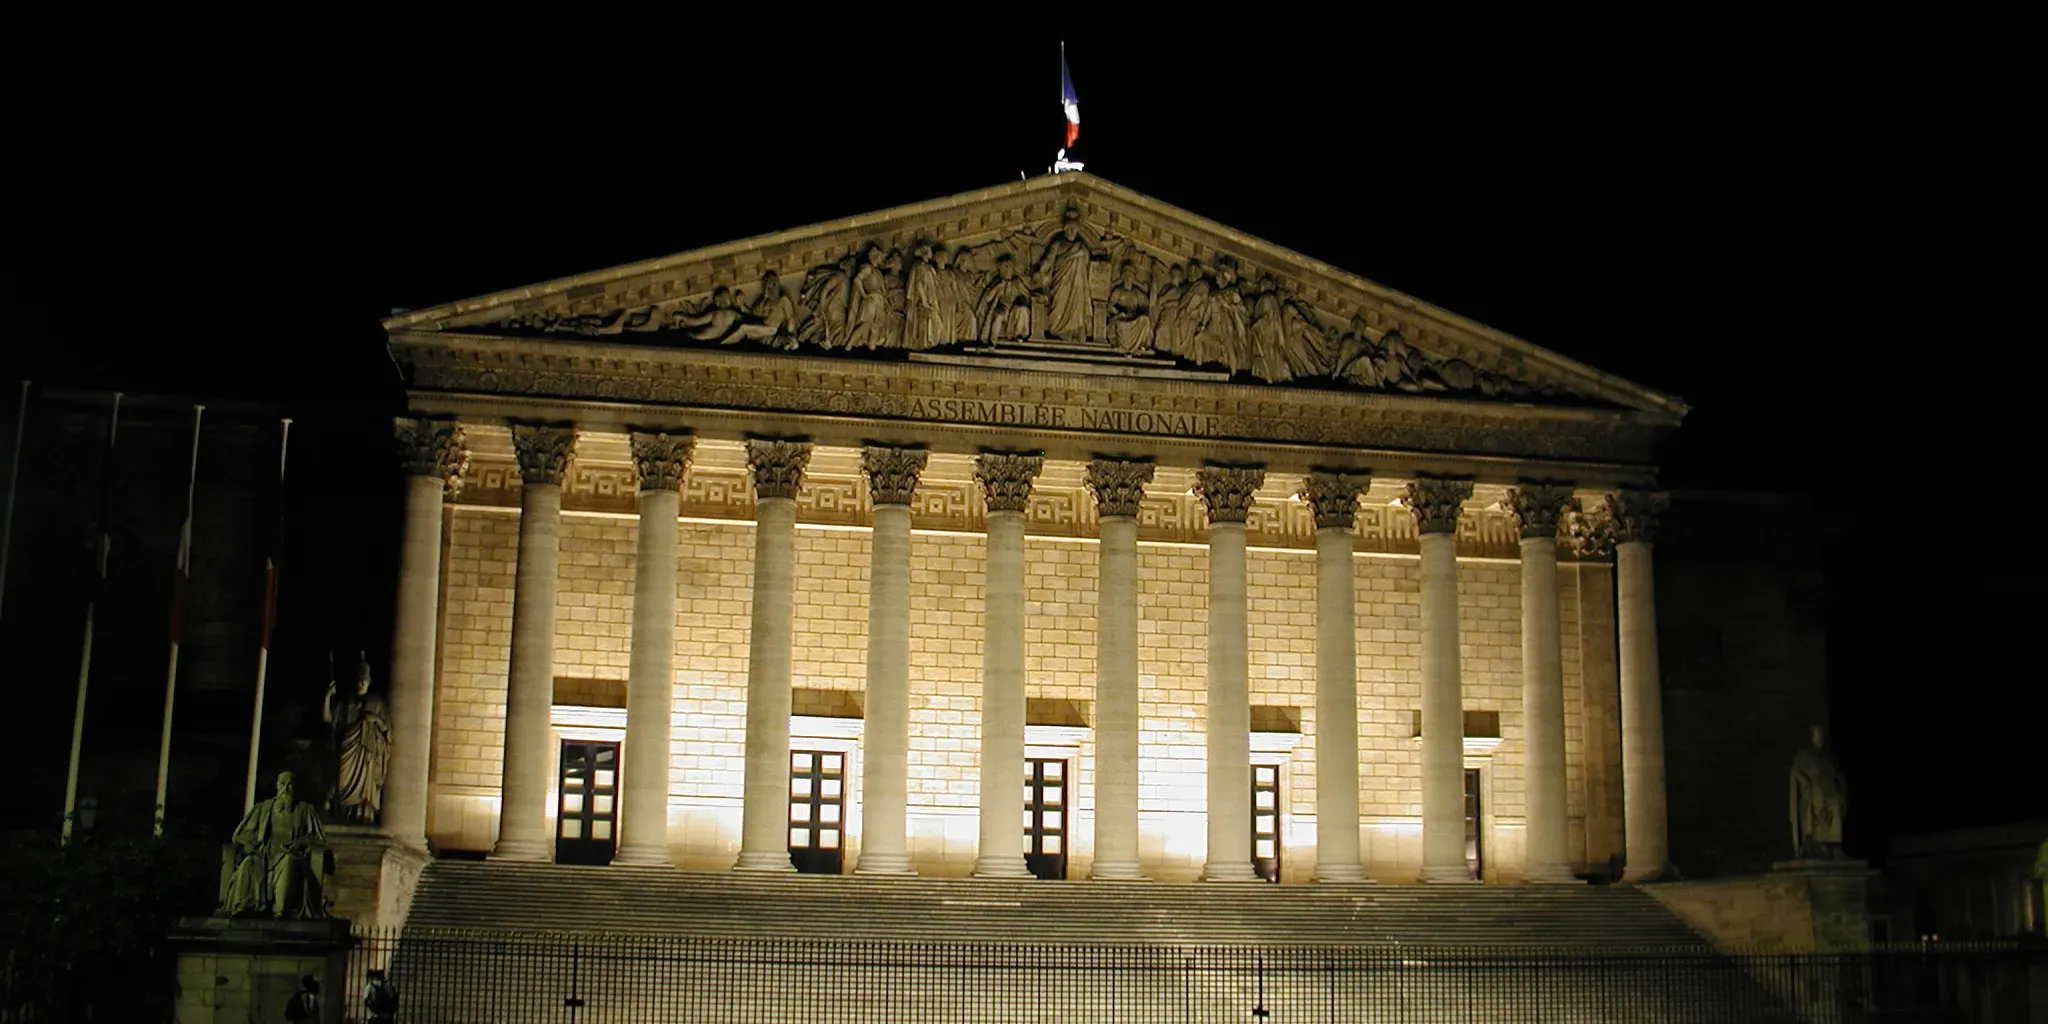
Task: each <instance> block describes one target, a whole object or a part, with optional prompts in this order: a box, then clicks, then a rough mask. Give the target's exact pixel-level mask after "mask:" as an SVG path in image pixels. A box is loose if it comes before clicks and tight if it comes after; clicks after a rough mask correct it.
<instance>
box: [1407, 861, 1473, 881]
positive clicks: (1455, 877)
mask: <svg viewBox="0 0 2048 1024" xmlns="http://www.w3.org/2000/svg"><path fill="white" fill-rule="evenodd" d="M1421 880H1422V881H1423V882H1426V883H1428V884H1430V885H1460V884H1462V885H1478V884H1479V879H1477V878H1474V877H1472V869H1471V868H1468V867H1466V866H1465V862H1464V861H1459V862H1458V863H1457V864H1455V865H1451V864H1439V865H1437V866H1436V867H1424V868H1423V869H1422V879H1421Z"/></svg>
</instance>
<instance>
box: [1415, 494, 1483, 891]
mask: <svg viewBox="0 0 2048 1024" xmlns="http://www.w3.org/2000/svg"><path fill="white" fill-rule="evenodd" d="M1471 494H1472V483H1471V481H1469V480H1419V481H1416V482H1415V483H1412V484H1409V485H1408V499H1407V503H1408V507H1409V508H1410V509H1411V510H1412V511H1413V512H1414V513H1415V519H1416V526H1417V529H1418V530H1419V532H1420V534H1421V546H1422V880H1423V881H1425V882H1469V881H1471V880H1472V875H1471V871H1470V869H1469V868H1467V866H1466V864H1465V710H1464V697H1463V693H1462V689H1461V674H1460V669H1459V660H1458V659H1459V650H1458V538H1457V529H1458V514H1459V510H1460V508H1461V507H1462V505H1463V502H1464V500H1465V499H1466V498H1468V497H1470V496H1471Z"/></svg>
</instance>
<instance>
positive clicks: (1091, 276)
mask: <svg viewBox="0 0 2048 1024" xmlns="http://www.w3.org/2000/svg"><path fill="white" fill-rule="evenodd" d="M492 328H493V329H498V330H507V331H513V332H522V333H523V332H533V333H544V334H577V335H584V336H589V337H605V336H611V335H627V336H631V335H648V336H652V337H647V338H644V339H641V340H647V341H657V342H658V341H660V340H675V341H678V342H684V341H687V342H699V343H716V344H721V345H739V344H753V345H760V346H763V347H766V348H770V349H777V350H781V351H797V350H801V349H821V350H826V351H853V352H862V351H881V350H903V351H910V352H918V351H925V350H930V349H937V348H942V347H959V348H963V349H965V350H968V351H976V350H987V349H989V348H1002V347H1007V346H1018V345H1031V344H1054V345H1057V346H1059V347H1060V348H1061V349H1062V350H1064V351H1067V352H1070V353H1071V352H1075V351H1081V352H1085V351H1087V350H1089V349H1099V350H1100V353H1101V355H1102V357H1104V358H1117V357H1130V358H1143V359H1147V360H1151V361H1155V362H1163V361H1164V358H1162V357H1170V359H1171V360H1172V361H1173V362H1175V363H1178V364H1181V365H1186V366H1190V367H1194V368H1201V369H1209V370H1218V369H1220V370H1223V371H1227V372H1228V373H1230V374H1231V375H1233V376H1244V377H1249V378H1252V379H1255V380H1259V381H1264V382H1266V383H1269V384H1280V383H1290V382H1294V383H1305V384H1307V383H1322V384H1325V385H1330V384H1334V385H1339V386H1346V387H1351V388H1359V389H1368V390H1378V391H1398V392H1408V393H1418V394H1419V393H1432V392H1449V393H1463V394H1477V395H1484V396H1488V397H1496V396H1498V397H1518V396H1527V395H1534V394H1545V393H1549V389H1547V388H1542V387H1538V386H1534V385H1531V384H1529V383H1528V382H1525V381H1520V380H1516V379H1514V378H1511V377H1508V376H1506V375H1504V374H1501V373H1498V372H1495V371H1492V370H1486V369H1481V368H1479V367H1475V366H1473V365H1472V364H1470V363H1468V362H1466V361H1464V360H1461V359H1449V358H1442V357H1439V356H1436V355H1433V354H1431V353H1428V352H1424V351H1423V350H1421V349H1420V348H1418V347H1416V346H1415V345H1414V344H1413V343H1412V342H1411V341H1410V340H1409V339H1408V338H1406V337H1405V336H1404V335H1403V334H1402V332H1401V331H1400V330H1399V329H1398V328H1390V329H1386V330H1374V329H1372V328H1370V327H1368V326H1367V321H1366V318H1365V317H1364V316H1363V315H1359V316H1353V317H1351V318H1350V320H1349V322H1348V323H1341V324H1340V323H1339V322H1338V321H1337V319H1336V318H1334V317H1332V316H1330V315H1329V314H1327V313H1325V312H1324V311H1321V310H1318V309H1317V308H1315V307H1314V306H1312V305H1310V304H1309V303H1308V302H1307V301H1305V300H1304V299H1303V298H1302V297H1301V286H1300V284H1299V283H1297V282H1295V281H1292V280H1286V281H1283V280H1282V279H1280V278H1279V277H1278V276H1277V275H1275V274H1273V273H1270V272H1261V273H1257V274H1256V275H1255V276H1254V275H1253V274H1251V273H1249V272H1247V271H1245V270H1243V269H1241V268H1240V266H1239V264H1238V261H1237V259H1236V258H1235V257H1232V256H1230V255H1228V254H1218V255H1216V256H1214V257H1212V258H1211V259H1210V260H1209V261H1208V262H1206V263H1205V262H1203V261H1202V260H1198V259H1189V260H1185V261H1177V260H1175V259H1171V258H1169V259H1161V258H1160V257H1159V256H1158V255H1156V254H1154V253H1152V252H1150V251H1148V250H1146V249H1144V248H1142V247H1140V246H1139V245H1138V244H1137V243H1136V242H1134V241H1133V240H1132V239H1130V238H1127V237H1124V236H1122V235H1118V234H1116V233H1114V232H1107V231H1098V230H1097V229H1096V228H1094V227H1093V226H1091V225H1089V224H1088V223H1086V222H1085V221H1084V220H1082V218H1081V215H1080V210H1079V209H1078V208H1076V207H1073V206H1069V207H1067V208H1066V210H1065V211H1064V212H1063V213H1062V215H1061V216H1060V217H1059V218H1057V219H1056V220H1054V221H1052V222H1050V223H1046V224H1041V225H1036V226H1016V227H1011V228H1007V229H1004V230H1003V231H1002V232H1001V233H999V234H998V235H997V236H996V237H994V238H992V239H990V240H987V241H984V242H981V243H978V244H973V245H958V246H951V247H949V246H947V245H945V244H942V243H940V242H937V241H934V240H930V239H918V240H916V241H914V242H912V243H911V244H910V245H909V246H908V247H907V248H885V247H884V246H882V245H881V244H879V243H876V242H868V243H866V244H863V245H860V246H858V247H856V248H855V249H854V250H853V251H852V252H849V253H847V254H846V255H845V256H843V257H841V258H840V259H838V260H836V261H834V262H831V263H826V264H822V265H820V266H816V267H812V268H811V269H810V270H808V271H807V272H806V273H805V274H804V277H803V280H802V281H801V282H794V283H792V282H789V281H785V280H784V279H783V277H782V276H781V275H779V274H778V273H776V272H775V271H773V270H770V271H767V272H766V273H764V274H762V276H761V279H760V281H759V282H758V283H757V284H755V285H754V286H753V287H752V289H751V294H746V293H743V292H742V291H741V290H739V289H737V288H733V287H727V286H722V285H721V286H719V287H717V288H714V289H713V290H712V292H711V294H710V295H709V296H708V297H707V298H704V299H701V300H698V301H690V300H674V301H670V302H664V303H660V304H656V305H647V306H640V307H637V308H632V309H622V310H614V311H609V312H602V313H567V312H563V311H560V310H534V311H530V312H527V313H524V314H521V315H519V316H516V317H512V318H510V319H507V320H503V321H500V322H499V323H497V324H495V325H492Z"/></svg>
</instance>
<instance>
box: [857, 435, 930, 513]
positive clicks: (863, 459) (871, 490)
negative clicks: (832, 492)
mask: <svg viewBox="0 0 2048 1024" xmlns="http://www.w3.org/2000/svg"><path fill="white" fill-rule="evenodd" d="M930 459H931V453H930V452H928V451H925V450H924V449H922V448H886V447H882V446H880V445H868V446H866V447H864V448H862V449H861V450H860V468H861V471H862V472H864V473H866V474H867V478H868V500H869V501H870V502H872V503H873V504H876V505H909V504H910V500H911V496H912V495H913V494H914V493H915V492H916V491H917V478H918V476H919V475H920V474H922V473H923V472H924V467H925V465H926V463H927V462H929V461H930Z"/></svg>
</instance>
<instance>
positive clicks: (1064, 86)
mask: <svg viewBox="0 0 2048 1024" xmlns="http://www.w3.org/2000/svg"><path fill="white" fill-rule="evenodd" d="M1060 116H1062V117H1064V118H1066V121H1067V128H1066V145H1064V146H1061V147H1060V151H1059V155H1058V156H1056V157H1054V158H1053V162H1052V173H1054V174H1060V173H1063V172H1065V171H1078V170H1080V169H1081V167H1082V164H1081V161H1079V160H1069V159H1067V150H1068V149H1071V148H1072V147H1073V145H1074V141H1075V140H1076V139H1079V138H1080V137H1081V100H1080V98H1079V97H1077V96H1075V95H1074V76H1073V75H1071V74H1068V73H1067V41H1066V40H1064V39H1062V40H1060Z"/></svg>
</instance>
